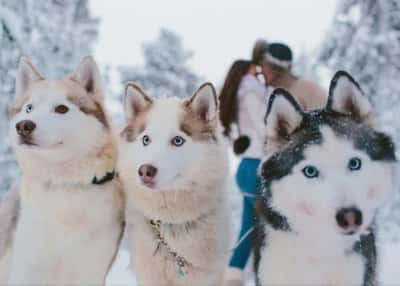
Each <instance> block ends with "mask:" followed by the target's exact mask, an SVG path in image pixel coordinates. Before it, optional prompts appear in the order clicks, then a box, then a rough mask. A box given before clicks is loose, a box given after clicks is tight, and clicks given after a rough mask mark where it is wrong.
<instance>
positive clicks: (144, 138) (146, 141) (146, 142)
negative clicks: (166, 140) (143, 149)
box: [142, 135, 151, 146]
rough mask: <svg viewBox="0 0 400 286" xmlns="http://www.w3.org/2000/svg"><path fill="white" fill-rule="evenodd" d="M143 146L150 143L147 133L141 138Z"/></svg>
mask: <svg viewBox="0 0 400 286" xmlns="http://www.w3.org/2000/svg"><path fill="white" fill-rule="evenodd" d="M142 143H143V146H147V145H149V144H150V143H151V139H150V137H149V136H148V135H144V136H143V138H142Z"/></svg>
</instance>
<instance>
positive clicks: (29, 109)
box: [25, 104, 33, 113]
mask: <svg viewBox="0 0 400 286" xmlns="http://www.w3.org/2000/svg"><path fill="white" fill-rule="evenodd" d="M32 109H33V105H32V104H28V105H27V106H26V107H25V111H26V113H30V112H31V111H32Z"/></svg>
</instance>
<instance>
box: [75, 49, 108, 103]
mask: <svg viewBox="0 0 400 286" xmlns="http://www.w3.org/2000/svg"><path fill="white" fill-rule="evenodd" d="M70 79H71V80H73V81H76V82H77V83H78V84H80V85H81V86H82V87H83V88H84V89H85V90H86V92H87V93H88V94H90V95H92V96H94V97H95V98H96V99H97V100H98V101H103V100H104V91H103V80H102V78H101V75H100V71H99V68H98V67H97V64H96V62H95V61H94V59H93V58H92V57H91V56H87V57H85V58H83V60H82V61H81V63H80V64H79V66H78V67H77V69H76V70H75V71H74V73H73V74H72V75H71V76H70Z"/></svg>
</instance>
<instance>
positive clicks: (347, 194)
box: [256, 71, 396, 286]
mask: <svg viewBox="0 0 400 286" xmlns="http://www.w3.org/2000/svg"><path fill="white" fill-rule="evenodd" d="M266 122H267V142H268V143H267V145H268V147H267V152H269V154H271V156H269V158H268V159H266V160H265V161H264V162H263V164H262V166H261V177H262V195H261V197H260V199H259V200H258V203H257V211H258V214H259V219H260V224H259V231H258V234H259V235H260V236H259V242H260V243H259V245H258V247H257V248H256V249H257V250H256V270H257V283H258V284H259V285H263V286H269V285H274V286H277V285H304V286H306V285H307V286H312V285H319V286H321V285H364V286H366V285H368V286H371V285H376V284H377V277H376V263H377V251H376V245H375V238H374V227H375V223H374V222H375V216H376V213H377V211H378V209H379V208H380V207H381V206H382V205H383V203H384V202H385V201H386V200H387V198H388V197H390V195H391V193H392V190H393V189H394V187H393V184H394V182H393V179H394V170H395V164H394V163H395V162H396V158H395V148H394V145H393V142H392V140H391V138H390V137H389V136H387V135H386V134H384V133H381V132H379V131H377V130H376V129H375V128H374V125H373V115H372V106H371V104H370V103H369V101H368V99H367V98H366V97H365V96H364V95H363V93H362V91H361V89H360V87H359V85H358V84H357V83H356V82H355V81H354V79H353V78H352V77H351V76H350V75H349V74H347V73H346V72H343V71H339V72H337V73H336V75H335V76H334V78H333V79H332V82H331V85H330V89H329V98H328V102H327V105H326V107H325V108H324V109H321V110H314V111H311V112H305V111H304V110H302V109H301V107H300V106H299V104H298V103H297V102H296V101H295V100H294V98H293V97H292V96H291V95H290V94H289V93H288V92H287V91H285V90H283V89H277V90H275V91H274V93H273V94H272V96H271V99H270V102H269V106H268V111H267V115H266Z"/></svg>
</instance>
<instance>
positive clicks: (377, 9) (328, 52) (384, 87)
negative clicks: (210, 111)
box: [0, 0, 400, 285]
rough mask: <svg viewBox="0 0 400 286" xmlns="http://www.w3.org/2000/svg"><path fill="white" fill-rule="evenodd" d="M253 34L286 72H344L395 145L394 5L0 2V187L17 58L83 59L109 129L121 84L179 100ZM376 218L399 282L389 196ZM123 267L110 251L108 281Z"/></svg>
mask: <svg viewBox="0 0 400 286" xmlns="http://www.w3.org/2000/svg"><path fill="white" fill-rule="evenodd" d="M260 38H261V39H265V40H267V41H282V42H285V43H287V44H289V46H290V47H291V48H292V49H293V51H294V61H295V63H294V69H295V72H296V73H298V74H299V75H302V76H303V77H306V78H309V79H313V80H316V81H318V82H319V83H320V84H321V85H322V86H323V87H324V88H325V89H327V88H328V83H329V80H330V78H331V76H332V75H333V73H334V72H335V71H336V70H337V69H345V70H347V71H349V72H350V73H351V74H352V75H353V76H354V77H355V78H356V79H357V80H358V81H359V82H360V84H361V86H362V88H363V89H364V91H365V93H366V94H367V95H368V96H369V97H370V99H371V100H372V102H373V103H374V105H375V110H376V113H377V115H378V120H379V123H380V125H381V127H382V128H383V129H384V130H385V131H387V132H389V133H390V134H391V135H392V136H394V138H395V139H396V142H397V143H398V144H399V143H400V142H399V141H400V133H399V131H400V120H399V119H398V118H399V117H398V114H400V84H398V81H399V80H400V76H399V74H400V73H399V72H400V0H324V1H320V0H298V1H290V0H279V1H277V0H249V1H229V0H219V1H212V0H203V1H179V0H169V1H154V0H147V1H136V0H135V1H132V0H130V1H128V0H114V1H107V0H91V1H89V0H0V171H1V172H0V193H1V192H4V191H6V190H8V189H9V188H10V185H11V184H12V181H13V180H14V179H15V178H16V177H17V176H18V172H19V171H18V168H17V166H16V164H15V161H14V156H13V153H12V150H11V148H10V145H9V141H8V136H7V134H8V107H9V105H10V102H11V101H12V99H13V96H14V89H15V84H14V81H15V73H16V67H17V63H18V60H19V58H20V56H21V55H26V56H28V57H29V58H30V60H31V61H32V62H33V63H34V64H35V65H36V66H37V67H38V68H39V70H41V71H42V73H43V74H45V75H47V76H48V77H51V78H57V77H62V76H64V75H66V74H68V73H70V72H72V70H73V69H74V68H75V67H76V66H77V65H78V63H79V62H80V60H81V58H82V57H83V56H85V55H87V54H93V55H94V56H95V58H96V60H97V62H98V64H99V65H100V68H101V70H102V74H103V77H104V79H105V84H106V88H107V101H108V107H109V109H110V111H111V112H112V113H113V115H114V117H115V121H116V122H117V124H121V123H122V118H123V117H122V109H121V103H120V102H121V98H122V89H123V85H124V83H126V81H128V80H132V81H136V82H138V83H139V84H141V85H142V86H143V87H144V88H145V89H146V90H147V91H148V92H149V93H150V94H152V95H153V96H164V95H166V96H170V95H176V96H180V97H185V96H189V95H191V93H192V92H193V91H194V89H195V88H196V85H198V84H200V83H201V82H202V81H212V82H213V83H215V84H216V86H217V87H219V86H220V85H221V84H222V82H223V80H224V77H225V75H226V72H227V69H228V68H229V66H230V65H231V63H232V62H233V61H234V60H235V59H238V58H246V59H249V58H250V54H251V49H252V46H253V44H254V42H255V41H256V40H257V39H260ZM234 164H235V160H232V170H234V169H235V166H234ZM232 188H234V186H233V184H232ZM232 193H234V191H233V190H232ZM233 204H235V198H234V195H233ZM237 205H238V207H237V208H236V209H237V211H236V212H237V213H238V216H239V215H240V207H239V204H237ZM381 217H382V218H381V219H382V226H383V227H382V228H381V234H382V239H381V240H380V241H381V245H382V251H383V252H384V255H383V260H382V264H381V266H382V268H381V269H382V270H381V276H382V277H383V278H382V279H383V281H384V284H385V285H399V284H400V278H398V277H396V276H398V275H397V269H396V266H397V263H396V257H398V255H400V246H399V245H400V242H399V238H400V229H399V223H400V200H399V199H398V198H396V199H395V200H394V201H393V202H392V204H390V205H389V206H388V207H387V208H386V209H385V211H384V212H383V213H382V214H381ZM396 253H397V254H398V255H396ZM128 262H129V257H127V253H124V252H121V253H120V257H119V260H118V261H117V265H116V267H115V269H114V271H113V273H112V274H111V275H110V277H109V285H133V283H134V277H133V275H131V274H129V273H128V272H126V271H125V269H126V267H127V264H128ZM396 279H397V280H396ZM250 285H251V284H250Z"/></svg>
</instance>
